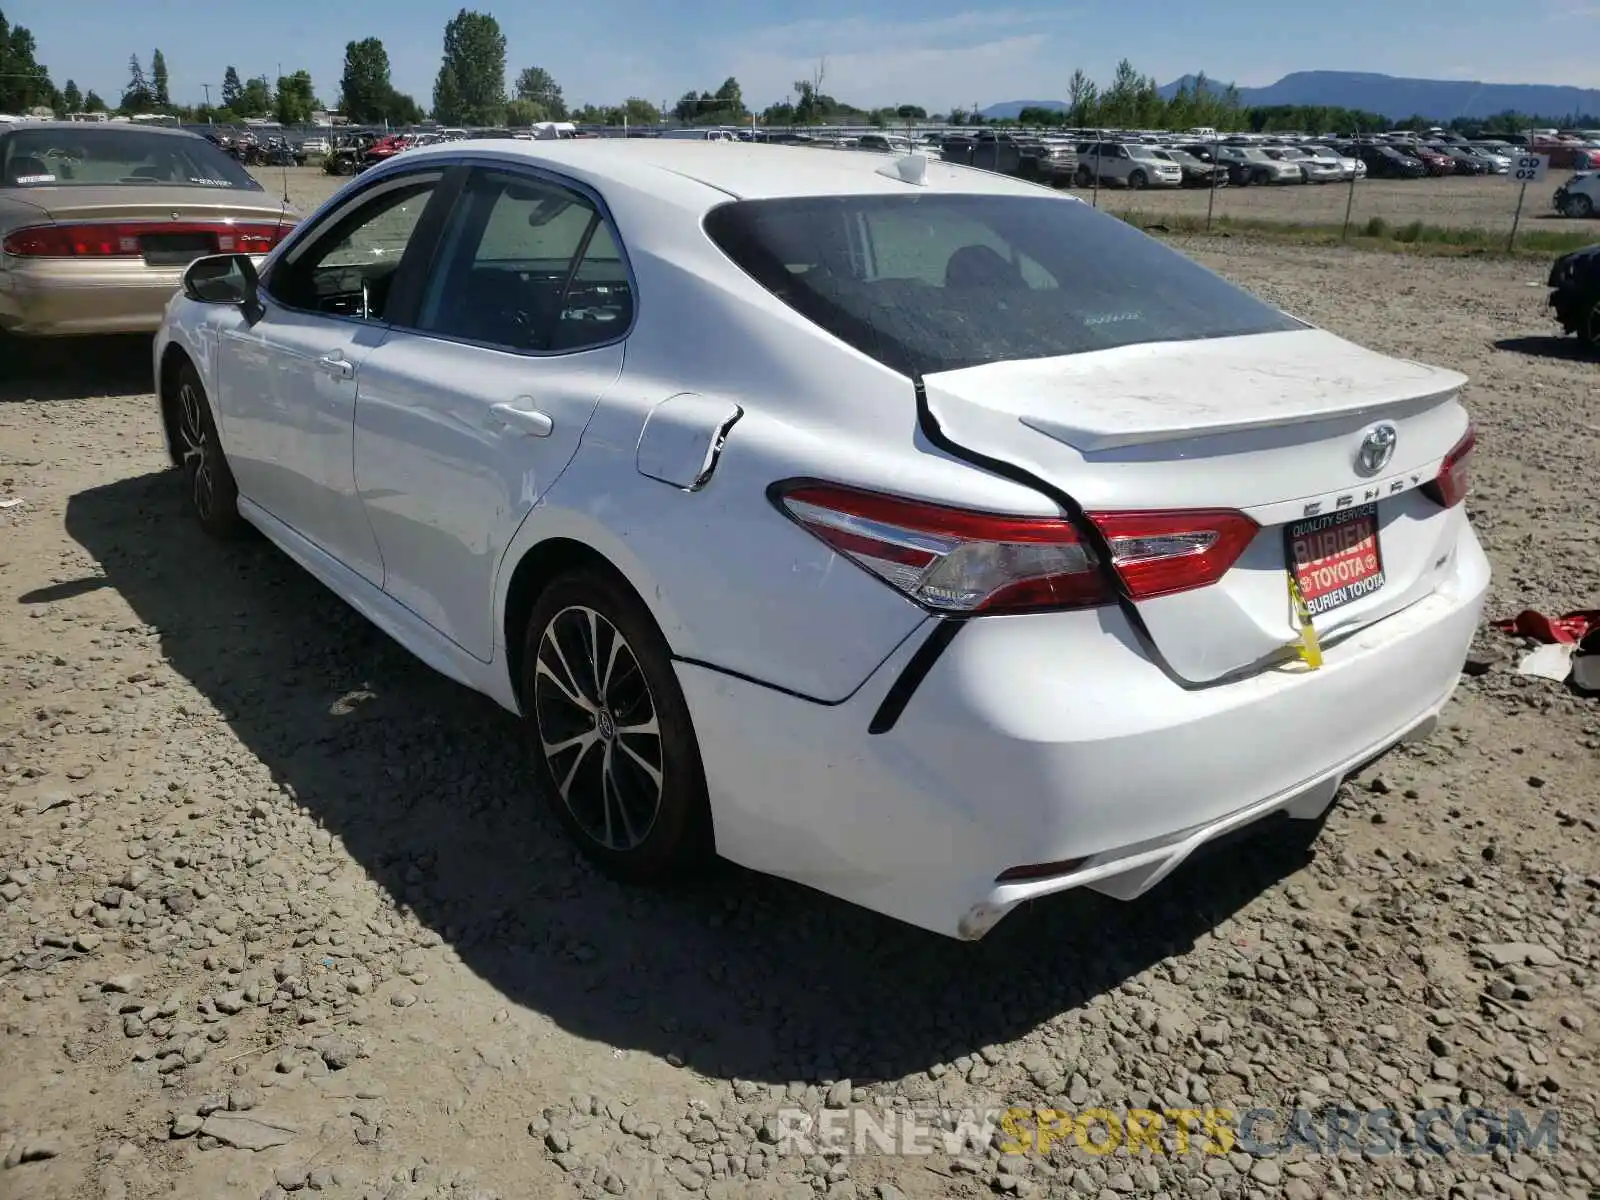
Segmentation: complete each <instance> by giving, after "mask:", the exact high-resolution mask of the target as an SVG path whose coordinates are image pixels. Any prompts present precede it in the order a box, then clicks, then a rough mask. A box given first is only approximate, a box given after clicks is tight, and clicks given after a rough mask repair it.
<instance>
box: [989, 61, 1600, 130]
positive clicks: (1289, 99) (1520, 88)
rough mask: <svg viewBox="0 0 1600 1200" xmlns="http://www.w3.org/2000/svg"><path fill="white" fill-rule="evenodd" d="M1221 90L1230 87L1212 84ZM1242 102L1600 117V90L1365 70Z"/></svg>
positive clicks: (1309, 76) (1247, 95)
mask: <svg viewBox="0 0 1600 1200" xmlns="http://www.w3.org/2000/svg"><path fill="white" fill-rule="evenodd" d="M1209 82H1210V85H1211V87H1212V88H1213V89H1215V90H1216V91H1219V92H1220V91H1221V90H1222V89H1223V88H1225V87H1227V86H1228V85H1227V84H1225V83H1219V82H1218V81H1216V80H1210V81H1209ZM1194 83H1195V77H1194V76H1193V75H1185V76H1184V77H1183V78H1182V79H1176V80H1174V81H1173V82H1171V83H1169V84H1167V86H1166V87H1164V88H1161V89H1160V91H1161V95H1162V96H1163V97H1164V98H1166V99H1168V100H1170V99H1171V98H1172V97H1173V96H1174V95H1175V94H1176V93H1177V91H1178V89H1179V88H1180V87H1182V86H1184V85H1188V86H1189V87H1193V86H1194ZM1239 100H1240V102H1241V103H1243V104H1244V105H1246V106H1247V107H1252V108H1266V107H1271V106H1273V105H1278V104H1305V105H1320V106H1325V107H1329V108H1355V109H1360V110H1362V111H1363V112H1373V113H1378V114H1380V115H1382V116H1385V117H1388V118H1389V119H1390V120H1394V121H1400V120H1404V119H1405V118H1406V117H1412V116H1423V117H1430V118H1432V119H1433V120H1435V121H1448V120H1450V119H1452V118H1454V117H1469V118H1470V117H1493V116H1497V115H1499V114H1500V113H1503V112H1506V111H1508V110H1509V111H1511V112H1519V113H1526V114H1528V115H1530V116H1538V117H1550V118H1553V119H1559V118H1560V117H1563V116H1567V115H1573V116H1576V115H1580V114H1587V115H1590V116H1600V89H1597V88H1579V87H1561V86H1557V85H1554V84H1542V83H1476V82H1473V81H1470V80H1453V79H1401V78H1398V77H1396V76H1394V75H1376V74H1372V73H1370V72H1365V71H1296V72H1294V73H1293V74H1291V75H1285V76H1284V77H1283V78H1282V79H1280V80H1278V82H1277V83H1269V84H1268V85H1267V86H1266V87H1242V88H1240V89H1239ZM1067 107H1068V105H1067V104H1066V103H1065V102H1064V101H1061V100H1008V101H1006V102H1005V103H1003V104H991V105H990V106H989V107H988V108H986V109H984V110H983V113H982V115H983V116H984V117H987V118H988V119H990V120H1004V119H1005V118H1008V117H1013V118H1014V117H1015V116H1016V115H1017V114H1018V113H1020V112H1021V111H1022V110H1023V109H1024V108H1048V109H1053V110H1055V111H1057V112H1059V111H1061V110H1063V109H1065V108H1067Z"/></svg>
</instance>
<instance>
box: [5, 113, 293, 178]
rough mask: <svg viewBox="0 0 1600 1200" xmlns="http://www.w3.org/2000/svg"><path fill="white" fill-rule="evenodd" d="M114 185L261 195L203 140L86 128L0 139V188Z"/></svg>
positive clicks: (238, 169) (26, 132) (19, 132)
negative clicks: (173, 187) (195, 188)
mask: <svg viewBox="0 0 1600 1200" xmlns="http://www.w3.org/2000/svg"><path fill="white" fill-rule="evenodd" d="M116 185H129V186H137V187H162V186H172V185H175V186H179V187H207V188H218V189H223V190H229V191H240V192H259V191H262V190H263V189H262V187H261V185H260V184H259V183H257V182H256V180H255V178H254V177H253V176H252V175H251V174H250V172H249V171H246V170H245V169H244V167H242V166H241V165H240V164H239V163H238V162H237V161H236V160H235V159H233V158H232V157H230V156H229V155H227V154H224V153H223V152H222V151H221V150H219V149H217V147H215V146H213V145H212V144H211V143H210V142H208V141H206V140H205V139H204V138H201V137H189V136H182V135H174V134H170V133H159V132H156V131H154V130H148V129H128V128H120V129H119V128H110V129H96V128H93V127H90V126H87V125H84V126H77V127H67V128H60V127H57V128H49V129H13V130H12V131H11V132H10V133H8V134H6V135H5V136H4V137H0V188H24V189H25V188H34V187H108V186H116Z"/></svg>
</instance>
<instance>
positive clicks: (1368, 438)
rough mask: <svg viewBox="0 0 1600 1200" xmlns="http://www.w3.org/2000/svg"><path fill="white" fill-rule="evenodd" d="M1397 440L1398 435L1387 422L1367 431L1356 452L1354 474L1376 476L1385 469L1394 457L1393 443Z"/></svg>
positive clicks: (1398, 438)
mask: <svg viewBox="0 0 1600 1200" xmlns="http://www.w3.org/2000/svg"><path fill="white" fill-rule="evenodd" d="M1399 440H1400V434H1399V433H1398V432H1397V431H1396V429H1395V427H1394V426H1393V425H1390V424H1389V423H1388V422H1387V421H1385V422H1384V423H1383V424H1382V425H1374V426H1373V427H1372V428H1371V429H1369V430H1367V432H1366V434H1365V435H1364V436H1363V437H1362V439H1361V448H1360V449H1359V450H1357V451H1356V473H1357V474H1359V475H1376V474H1377V473H1378V472H1379V471H1381V470H1383V469H1384V468H1385V467H1387V466H1388V465H1389V460H1390V459H1392V458H1393V457H1394V446H1395V443H1396V442H1397V441H1399Z"/></svg>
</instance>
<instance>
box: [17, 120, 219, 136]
mask: <svg viewBox="0 0 1600 1200" xmlns="http://www.w3.org/2000/svg"><path fill="white" fill-rule="evenodd" d="M33 129H50V130H70V131H72V132H73V133H86V132H87V133H97V132H99V131H101V130H105V129H111V130H117V131H119V132H123V133H126V132H127V131H128V130H130V129H131V130H134V131H136V132H139V133H154V134H159V135H160V136H162V137H183V138H194V137H199V136H200V135H199V134H197V133H191V132H190V131H189V130H187V129H174V128H173V127H172V126H171V125H146V124H144V123H143V122H139V121H18V122H16V123H14V124H10V125H4V126H0V133H13V132H15V133H23V132H27V131H28V130H33ZM202 140H204V139H202Z"/></svg>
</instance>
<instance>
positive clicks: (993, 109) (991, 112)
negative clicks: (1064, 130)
mask: <svg viewBox="0 0 1600 1200" xmlns="http://www.w3.org/2000/svg"><path fill="white" fill-rule="evenodd" d="M1069 107H1070V106H1069V105H1068V104H1067V102H1066V101H1065V100H1007V101H1006V102H1005V103H1004V104H991V105H990V106H989V107H988V108H986V109H984V110H983V111H982V112H980V113H979V114H978V115H979V116H980V117H982V118H983V119H984V120H985V121H1014V120H1016V119H1017V117H1019V116H1020V115H1021V114H1022V110H1023V109H1025V108H1046V109H1049V110H1050V111H1051V112H1066V111H1067V109H1068V108H1069Z"/></svg>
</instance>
